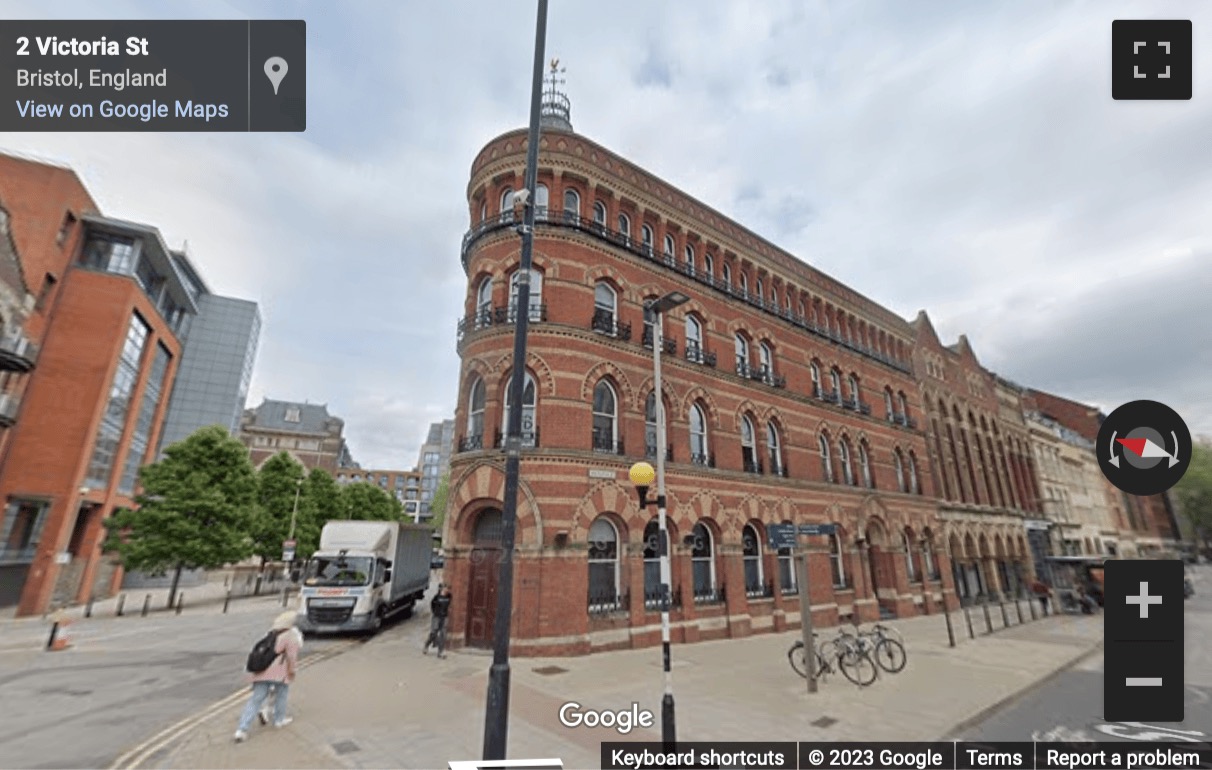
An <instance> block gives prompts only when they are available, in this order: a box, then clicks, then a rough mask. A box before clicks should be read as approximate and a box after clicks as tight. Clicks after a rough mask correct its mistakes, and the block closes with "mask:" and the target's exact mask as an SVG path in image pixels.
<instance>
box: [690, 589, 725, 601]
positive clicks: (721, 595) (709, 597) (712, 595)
mask: <svg viewBox="0 0 1212 770" xmlns="http://www.w3.org/2000/svg"><path fill="white" fill-rule="evenodd" d="M727 599H728V597H727V595H726V593H725V591H724V586H713V587H711V588H695V589H694V603H695V604H723V603H724V602H725V601H727Z"/></svg>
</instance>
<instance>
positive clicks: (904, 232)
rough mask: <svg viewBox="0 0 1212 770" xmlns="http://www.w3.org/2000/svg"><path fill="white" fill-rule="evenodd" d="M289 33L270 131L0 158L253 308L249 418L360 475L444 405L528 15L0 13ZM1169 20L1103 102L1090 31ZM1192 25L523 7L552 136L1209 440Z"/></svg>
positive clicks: (1057, 384) (514, 4) (476, 3)
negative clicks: (468, 261)
mask: <svg viewBox="0 0 1212 770" xmlns="http://www.w3.org/2000/svg"><path fill="white" fill-rule="evenodd" d="M102 12H103V13H104V15H105V16H106V17H109V18H151V19H159V18H178V17H179V18H212V19H244V18H253V19H256V18H302V19H305V20H306V21H307V38H308V40H307V44H308V62H307V67H308V73H307V74H308V104H307V107H308V130H307V131H306V133H302V134H214V135H206V134H97V135H85V134H45V135H37V134H0V147H3V148H6V149H14V150H21V151H26V152H34V153H38V154H41V155H43V156H47V157H50V158H53V159H56V160H60V161H64V162H67V163H70V164H71V165H72V166H74V167H75V168H76V169H77V170H78V171H79V173H80V174H81V176H82V177H83V178H84V180H85V182H86V184H87V185H88V186H89V188H90V190H91V191H92V192H93V195H94V197H95V198H96V199H97V200H98V202H99V203H100V204H101V206H102V209H103V210H104V211H105V212H106V213H108V214H111V215H114V216H118V217H121V218H125V219H131V220H136V221H142V222H146V223H149V224H153V225H155V226H157V227H159V228H160V229H161V230H162V231H163V232H164V234H165V236H166V237H167V239H168V241H169V243H170V244H172V245H174V246H177V245H180V244H181V242H182V241H188V242H189V248H190V252H191V253H192V255H193V256H194V259H195V261H196V262H197V263H198V265H199V267H200V268H201V270H202V271H203V272H204V274H205V276H206V278H207V280H208V281H209V283H210V284H211V286H212V288H213V289H215V290H216V291H218V292H220V293H225V294H231V295H235V296H241V297H246V298H250V299H255V300H257V301H258V302H260V303H261V306H262V313H263V315H264V318H265V329H264V333H263V336H262V340H261V349H260V354H259V357H258V360H257V367H256V373H255V377H254V381H253V392H252V393H251V394H250V403H259V401H260V399H261V398H262V397H263V396H270V397H273V398H280V399H292V400H310V401H312V402H322V403H327V404H328V405H329V408H330V409H331V410H332V411H333V412H334V413H336V414H338V415H340V416H342V417H344V418H345V419H346V435H347V437H348V439H349V441H350V443H351V446H352V449H353V452H354V456H355V458H356V459H357V460H358V461H359V462H361V463H362V464H363V466H364V467H391V468H396V467H412V466H413V464H415V462H416V454H417V450H418V448H419V445H420V443H421V441H422V440H424V437H425V431H426V427H427V426H428V424H429V423H430V422H433V421H436V420H440V419H442V418H443V417H445V416H449V415H451V414H452V413H453V410H454V405H455V388H456V386H457V378H458V358H457V356H456V353H455V322H456V319H457V317H458V315H459V314H460V312H461V308H462V302H463V296H464V290H465V280H466V279H465V276H464V275H463V272H462V268H461V267H460V263H459V242H460V238H461V236H462V234H463V232H464V231H465V230H466V229H467V226H468V222H467V209H466V203H465V200H464V195H465V192H466V183H467V178H468V173H469V169H470V164H471V161H472V159H473V158H474V157H475V154H476V152H477V151H478V150H479V148H480V147H481V146H483V145H484V144H485V143H486V142H487V141H488V140H489V139H491V138H492V137H494V136H496V135H497V134H500V133H502V132H504V131H506V130H509V129H513V128H518V127H522V126H524V124H525V122H526V119H527V114H528V107H529V89H530V68H531V62H532V56H533V48H532V45H533V34H534V3H531V2H522V0H510V2H499V1H493V2H490V1H489V0H459V1H458V2H450V3H444V2H428V3H424V4H422V3H420V2H415V1H409V2H389V1H387V0H382V1H379V0H374V1H372V0H343V1H342V2H340V3H335V2H332V3H318V2H311V3H308V2H268V1H267V2H246V3H245V2H223V1H222V0H194V1H192V2H187V1H184V0H179V1H176V2H173V3H171V4H169V3H167V2H126V1H123V0H104V2H100V1H96V0H88V1H81V2H61V1H59V0H40V1H39V2H15V1H14V0H0V13H2V14H3V16H4V17H7V18H66V19H71V18H98V17H99V14H101V13H102ZM1142 15H1144V17H1145V18H1181V19H1192V20H1193V23H1194V35H1195V40H1194V48H1195V52H1196V53H1195V75H1194V78H1195V79H1194V83H1195V85H1194V98H1193V99H1192V100H1191V101H1185V102H1147V101H1137V102H1126V101H1120V102H1116V101H1113V100H1112V99H1111V83H1110V53H1111V48H1110V40H1111V22H1112V20H1114V19H1119V18H1141V17H1142ZM1210 50H1212V5H1208V4H1201V3H1196V2H1152V3H1149V4H1147V5H1145V4H1141V3H1116V2H1107V1H1106V0H1090V1H1088V2H1077V1H1063V0H1055V1H1052V2H1040V1H1030V0H1010V1H1008V2H992V1H991V0H982V2H980V3H972V2H970V1H969V0H953V1H947V2H943V1H941V0H937V1H936V0H931V1H929V2H926V1H923V2H914V3H904V2H900V1H899V0H879V1H877V2H857V1H856V0H846V1H845V2H840V1H838V0H786V1H776V0H764V1H763V2H760V3H758V2H739V1H737V0H718V1H715V0H712V1H707V0H699V1H698V2H694V3H687V2H673V1H672V0H666V1H665V2H660V1H653V0H619V1H618V2H614V3H609V4H602V3H589V2H573V0H556V1H555V2H552V3H551V14H550V21H549V27H548V40H547V55H548V58H551V57H552V56H559V57H560V58H561V59H562V61H563V62H564V63H565V65H566V66H567V68H568V71H567V73H566V77H567V91H568V93H569V96H570V98H571V99H572V121H573V125H574V127H575V128H576V129H577V131H579V132H580V133H582V134H584V135H586V136H588V137H590V138H592V139H594V140H596V141H597V142H599V143H601V144H603V145H605V146H606V147H609V148H611V149H613V150H615V151H617V152H619V153H621V154H622V155H624V156H626V157H628V158H630V159H632V160H633V161H635V162H636V163H638V164H639V165H641V166H643V167H645V168H647V169H649V170H651V171H653V172H654V173H656V174H658V175H659V176H661V177H664V178H665V179H667V180H669V181H670V182H672V183H673V184H675V185H677V186H678V187H680V188H681V189H683V190H685V191H687V192H689V193H691V194H693V195H695V196H697V197H698V198H699V199H701V200H702V201H704V202H706V203H707V204H709V205H711V206H713V207H715V208H716V209H718V210H720V211H722V212H725V213H728V214H730V215H732V216H733V217H734V218H735V219H736V220H737V221H739V222H741V223H742V224H744V225H746V226H748V227H749V228H751V229H753V230H754V231H756V232H757V233H759V234H761V235H763V236H765V237H766V238H768V239H770V240H771V241H773V242H775V243H777V244H779V245H781V246H783V247H785V248H786V249H788V250H789V251H791V252H792V253H794V254H796V255H798V256H800V257H801V258H802V259H804V260H805V261H807V262H809V263H810V264H812V265H814V266H816V267H817V268H819V269H821V270H823V271H825V272H827V273H829V274H831V275H833V276H835V277H836V278H838V279H840V280H841V281H843V282H845V283H847V284H848V285H850V286H851V287H853V288H855V289H856V290H858V291H860V292H862V293H864V294H866V295H867V296H869V297H871V298H872V299H874V300H876V301H878V302H880V303H882V304H884V305H885V306H887V307H889V308H891V309H892V310H893V311H895V312H897V313H899V314H901V315H903V316H905V317H906V318H913V317H914V316H915V315H916V313H917V311H918V310H919V309H922V308H925V309H927V310H928V311H929V312H930V314H931V317H932V318H933V320H934V322H935V325H936V327H937V329H938V330H939V333H940V334H941V335H942V336H943V337H944V341H945V342H952V341H954V339H955V337H956V336H958V335H959V334H960V333H967V334H968V337H969V339H970V340H971V341H972V343H973V346H974V348H975V351H976V354H977V356H978V357H979V358H980V360H981V361H982V363H984V364H985V365H986V366H987V367H989V368H991V369H993V370H994V371H997V372H998V373H1000V374H1002V375H1004V376H1006V377H1009V378H1010V379H1013V380H1015V381H1017V382H1020V383H1022V384H1026V385H1030V386H1033V387H1038V388H1040V389H1043V390H1049V391H1052V392H1055V393H1058V394H1061V395H1065V396H1068V397H1071V398H1075V399H1078V400H1084V401H1087V402H1090V403H1094V404H1097V405H1099V406H1102V407H1103V408H1106V409H1108V410H1109V409H1110V408H1114V407H1115V406H1117V405H1119V404H1120V403H1123V402H1125V401H1130V400H1134V399H1137V398H1153V399H1157V400H1160V401H1163V402H1166V403H1169V404H1170V405H1171V406H1174V407H1175V408H1176V409H1178V410H1179V412H1180V414H1182V415H1183V416H1184V417H1185V418H1186V420H1187V422H1188V424H1189V425H1191V427H1192V430H1193V432H1197V433H1212V396H1210V395H1209V394H1210V393H1212V320H1210V314H1209V307H1208V302H1209V298H1212V216H1210V214H1209V212H1210V211H1212V208H1210V201H1212V140H1210V137H1212V56H1208V55H1207V54H1206V52H1207V51H1210Z"/></svg>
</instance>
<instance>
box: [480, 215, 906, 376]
mask: <svg viewBox="0 0 1212 770" xmlns="http://www.w3.org/2000/svg"><path fill="white" fill-rule="evenodd" d="M548 211H549V212H553V210H552V209H549V210H548ZM538 224H539V225H540V226H542V227H553V228H556V227H558V228H566V229H572V230H577V231H580V232H583V233H585V234H587V235H590V236H592V237H594V238H598V239H601V240H603V241H607V242H609V243H611V244H613V245H615V246H618V247H619V248H622V249H625V250H627V251H629V252H631V253H632V254H634V255H636V256H638V257H640V258H642V259H648V260H652V261H654V262H658V263H661V264H664V265H666V266H667V267H668V268H669V269H670V270H672V271H674V272H676V273H678V274H679V275H684V276H686V277H688V278H690V279H691V280H694V281H697V282H698V283H700V284H703V285H704V286H709V287H711V288H713V289H715V290H717V291H720V292H722V293H725V294H728V295H730V296H732V297H736V298H737V299H741V300H743V301H746V302H749V303H750V304H752V305H754V306H755V307H759V308H761V309H762V311H763V312H766V313H770V314H771V315H775V316H778V317H779V318H782V319H784V320H785V321H787V322H788V323H790V324H793V325H795V326H797V327H799V328H801V329H804V330H806V331H808V332H810V333H812V334H816V335H817V336H819V337H823V338H825V339H829V340H832V341H833V342H835V343H837V344H839V345H841V346H843V347H846V348H849V349H850V350H852V351H854V352H856V353H858V354H859V355H862V356H866V357H868V358H871V359H873V360H875V361H879V362H880V363H882V364H884V365H886V366H889V367H891V368H893V369H896V370H898V371H901V372H906V373H908V372H909V371H910V369H909V367H908V365H906V364H903V363H901V362H899V361H895V360H893V359H891V358H889V357H888V356H885V355H883V354H881V353H878V352H876V351H873V350H870V349H868V348H867V347H866V346H864V345H862V344H860V343H858V342H855V341H853V340H846V339H843V338H842V337H841V335H840V334H838V333H837V332H836V331H834V332H832V333H829V332H826V331H825V330H823V329H822V328H821V327H820V326H819V325H817V324H815V323H813V322H812V321H811V320H809V319H807V318H805V317H804V316H801V315H799V314H798V313H796V314H792V313H789V312H787V311H786V310H785V309H784V310H779V309H777V308H775V307H773V306H771V304H770V303H769V302H766V301H763V300H762V299H761V298H760V297H757V296H755V295H751V294H749V293H748V292H744V291H742V290H741V289H740V288H738V287H736V286H730V285H729V284H727V283H725V282H724V281H723V280H717V279H716V278H715V277H714V276H712V275H711V274H710V273H707V272H705V271H702V270H690V269H688V267H687V265H686V264H685V263H684V262H678V261H677V260H674V259H669V260H668V261H666V260H665V259H664V256H663V255H662V256H661V257H660V258H657V255H656V253H655V252H654V251H653V247H652V245H651V244H648V245H642V244H641V243H640V241H639V239H636V238H632V237H630V236H628V235H625V234H623V233H620V232H618V231H615V230H611V229H610V228H608V227H607V226H606V225H604V224H602V223H599V222H594V221H593V219H592V218H591V217H581V216H578V215H576V214H573V213H571V212H559V213H558V215H557V214H555V213H554V212H553V213H551V215H549V216H548V218H547V219H546V221H542V220H540V221H539V222H538ZM516 227H517V222H515V220H514V216H513V211H506V212H503V213H502V214H500V215H498V216H494V217H488V218H486V219H484V221H482V222H480V223H479V224H477V225H475V226H474V227H472V228H471V229H470V230H469V231H468V232H467V233H466V234H465V235H464V236H463V248H462V252H461V254H462V262H463V270H464V272H466V271H467V270H468V265H469V262H470V258H471V252H472V247H473V246H474V245H475V244H476V242H477V241H479V240H480V239H481V238H484V237H486V236H488V235H489V234H492V233H496V232H501V231H506V230H510V231H512V230H514V229H515V228H516Z"/></svg>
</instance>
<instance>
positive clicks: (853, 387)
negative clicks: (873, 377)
mask: <svg viewBox="0 0 1212 770" xmlns="http://www.w3.org/2000/svg"><path fill="white" fill-rule="evenodd" d="M846 387H847V388H849V389H850V392H849V393H848V394H847V395H848V396H850V403H852V404H854V406H855V408H856V409H857V408H858V403H859V381H858V377H856V376H854V375H853V374H851V375H850V376H849V377H847V378H846Z"/></svg>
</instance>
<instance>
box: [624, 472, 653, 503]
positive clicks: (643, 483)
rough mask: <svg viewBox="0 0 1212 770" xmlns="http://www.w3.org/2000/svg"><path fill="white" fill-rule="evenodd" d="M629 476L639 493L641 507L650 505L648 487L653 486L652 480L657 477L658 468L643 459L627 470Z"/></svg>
mask: <svg viewBox="0 0 1212 770" xmlns="http://www.w3.org/2000/svg"><path fill="white" fill-rule="evenodd" d="M627 476H628V478H630V479H631V483H632V484H634V485H635V491H636V492H637V493H639V496H640V508H643V507H644V506H646V505H648V487H650V486H652V482H653V481H654V480H655V479H656V470H655V469H654V468H653V467H652V466H651V465H649V464H648V463H646V462H644V461H643V460H641V461H640V462H638V463H636V464H635V465H633V466H631V470H629V471H627Z"/></svg>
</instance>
